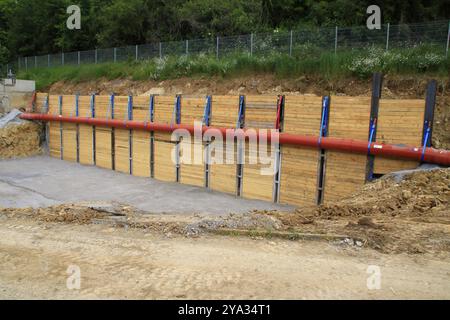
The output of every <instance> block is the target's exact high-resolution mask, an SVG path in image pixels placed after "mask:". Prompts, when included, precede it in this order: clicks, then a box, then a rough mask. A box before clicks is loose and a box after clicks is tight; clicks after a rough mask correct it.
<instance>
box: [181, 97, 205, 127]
mask: <svg viewBox="0 0 450 320" xmlns="http://www.w3.org/2000/svg"><path fill="white" fill-rule="evenodd" d="M205 105H206V98H205V97H192V96H183V97H182V99H181V123H182V124H187V125H191V126H193V125H194V122H195V121H198V122H202V121H203V115H204V112H205Z"/></svg>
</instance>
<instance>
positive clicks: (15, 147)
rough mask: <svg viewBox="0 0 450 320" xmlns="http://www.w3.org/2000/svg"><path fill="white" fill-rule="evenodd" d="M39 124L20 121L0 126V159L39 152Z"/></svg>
mask: <svg viewBox="0 0 450 320" xmlns="http://www.w3.org/2000/svg"><path fill="white" fill-rule="evenodd" d="M41 131H42V127H41V125H39V124H37V123H34V122H30V121H20V122H11V123H8V124H7V125H6V126H5V127H3V128H0V159H2V158H3V159H9V158H18V157H29V156H33V155H37V154H39V153H41V151H42V150H41V147H40V140H41V138H40V135H41Z"/></svg>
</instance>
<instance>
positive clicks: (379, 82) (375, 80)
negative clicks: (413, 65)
mask: <svg viewBox="0 0 450 320" xmlns="http://www.w3.org/2000/svg"><path fill="white" fill-rule="evenodd" d="M382 89H383V75H382V74H381V73H378V72H377V73H374V74H373V76H372V100H371V104H370V122H369V138H368V145H367V162H366V182H369V181H372V180H373V174H374V173H373V167H374V163H375V157H374V156H373V155H371V154H370V147H371V145H372V143H373V142H375V141H377V128H378V110H379V108H380V99H381V93H382Z"/></svg>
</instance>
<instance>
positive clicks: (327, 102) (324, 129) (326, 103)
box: [316, 96, 331, 205]
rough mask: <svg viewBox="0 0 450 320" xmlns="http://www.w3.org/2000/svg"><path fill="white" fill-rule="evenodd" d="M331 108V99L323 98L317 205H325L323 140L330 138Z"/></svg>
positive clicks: (324, 153)
mask: <svg viewBox="0 0 450 320" xmlns="http://www.w3.org/2000/svg"><path fill="white" fill-rule="evenodd" d="M330 106H331V97H330V96H325V97H323V98H322V116H321V120H320V132H319V141H318V145H319V148H320V149H319V164H318V170H317V195H316V203H317V204H318V205H320V204H322V203H323V200H324V192H325V172H326V170H325V169H326V152H325V150H324V149H322V148H321V145H322V138H324V137H327V136H328V127H329V123H330Z"/></svg>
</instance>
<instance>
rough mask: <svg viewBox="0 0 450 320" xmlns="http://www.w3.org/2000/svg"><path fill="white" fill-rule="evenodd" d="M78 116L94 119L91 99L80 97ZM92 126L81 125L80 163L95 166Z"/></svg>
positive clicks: (79, 130) (79, 129)
mask: <svg viewBox="0 0 450 320" xmlns="http://www.w3.org/2000/svg"><path fill="white" fill-rule="evenodd" d="M78 115H79V117H82V118H87V117H89V118H90V117H92V112H91V97H89V96H80V97H79V104H78ZM92 131H93V129H92V126H89V125H86V124H80V125H79V128H78V132H79V148H80V163H81V164H87V165H93V164H94V157H93V147H92V145H93V136H92Z"/></svg>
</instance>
